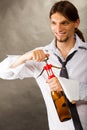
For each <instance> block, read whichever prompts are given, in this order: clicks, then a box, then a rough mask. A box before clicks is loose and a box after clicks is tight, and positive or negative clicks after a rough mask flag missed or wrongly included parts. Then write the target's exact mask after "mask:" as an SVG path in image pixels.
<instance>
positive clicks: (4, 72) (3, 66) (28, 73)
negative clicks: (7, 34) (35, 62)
mask: <svg viewBox="0 0 87 130" xmlns="http://www.w3.org/2000/svg"><path fill="white" fill-rule="evenodd" d="M18 57H19V56H18V55H11V56H8V57H7V58H5V59H4V60H3V61H2V62H1V63H0V78H2V79H7V80H13V79H18V78H19V79H23V78H25V77H35V74H34V73H33V71H34V68H33V66H32V65H31V64H32V63H31V62H30V63H29V68H28V67H27V64H28V63H27V62H26V63H23V64H21V65H19V66H18V67H16V68H10V66H11V64H12V63H13V62H15V60H16V59H17V58H18Z"/></svg>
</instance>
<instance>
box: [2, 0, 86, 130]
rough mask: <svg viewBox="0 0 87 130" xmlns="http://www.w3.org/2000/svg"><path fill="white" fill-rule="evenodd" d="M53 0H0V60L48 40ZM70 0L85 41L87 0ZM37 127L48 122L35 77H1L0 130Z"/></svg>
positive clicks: (42, 127)
mask: <svg viewBox="0 0 87 130" xmlns="http://www.w3.org/2000/svg"><path fill="white" fill-rule="evenodd" d="M56 1H57V0H0V61H2V60H3V59H4V58H6V56H7V55H8V54H9V55H14V54H23V53H25V52H26V51H29V50H31V49H34V48H35V47H38V46H44V45H46V44H48V43H50V41H51V40H52V39H53V35H52V33H51V30H50V24H49V10H50V7H51V6H52V5H53V3H54V2H56ZM70 1H71V2H72V3H73V4H74V5H75V6H76V7H77V9H78V11H79V15H80V19H81V23H80V27H79V28H80V29H81V30H82V32H83V34H84V36H85V39H86V41H87V18H86V17H87V0H82V1H81V0H70ZM0 69H1V68H0ZM82 111H83V110H82ZM83 116H84V115H83ZM36 129H37V130H48V121H47V113H46V107H45V103H44V100H43V97H42V94H41V92H40V90H39V88H38V86H37V84H36V82H35V80H34V79H33V78H30V79H23V80H19V79H17V80H13V81H8V80H2V79H0V130H36Z"/></svg>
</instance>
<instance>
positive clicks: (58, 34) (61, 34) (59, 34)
mask: <svg viewBox="0 0 87 130" xmlns="http://www.w3.org/2000/svg"><path fill="white" fill-rule="evenodd" d="M55 34H56V36H64V35H65V34H66V33H65V32H63V33H55Z"/></svg>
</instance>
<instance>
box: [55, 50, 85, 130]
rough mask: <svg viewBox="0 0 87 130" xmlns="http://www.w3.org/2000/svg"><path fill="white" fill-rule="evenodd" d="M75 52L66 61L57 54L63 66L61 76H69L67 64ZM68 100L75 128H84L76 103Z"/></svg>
mask: <svg viewBox="0 0 87 130" xmlns="http://www.w3.org/2000/svg"><path fill="white" fill-rule="evenodd" d="M75 53H76V51H74V52H73V53H71V54H70V55H69V56H68V57H67V58H66V60H65V62H63V61H62V60H61V58H60V57H59V56H57V57H58V59H59V61H60V63H61V64H62V68H61V70H60V76H61V77H65V78H69V76H68V72H67V69H66V64H67V62H68V61H69V60H70V59H71V58H72V57H73V56H74V54H75ZM67 102H68V105H69V108H70V112H71V116H72V120H73V124H74V127H75V130H83V128H82V125H81V121H80V118H79V115H78V112H77V108H76V104H72V103H70V102H69V100H68V99H67Z"/></svg>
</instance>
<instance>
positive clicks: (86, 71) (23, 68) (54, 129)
mask: <svg viewBox="0 0 87 130" xmlns="http://www.w3.org/2000/svg"><path fill="white" fill-rule="evenodd" d="M41 48H42V49H43V50H44V51H45V52H47V53H49V54H50V56H49V59H48V63H49V64H52V65H54V66H58V67H61V63H60V62H59V60H58V58H57V56H56V55H58V56H60V58H61V59H62V60H63V61H64V59H63V57H62V55H61V54H60V52H59V51H58V49H57V48H56V46H55V40H53V41H52V42H51V43H50V44H49V45H47V46H45V47H41ZM75 50H77V52H76V54H75V55H74V56H73V58H72V59H71V60H70V61H68V63H67V64H66V68H67V71H68V74H69V79H66V80H67V83H68V86H70V88H71V89H69V90H68V93H69V92H70V93H71V92H72V90H73V89H74V92H75V94H77V95H74V96H73V100H78V101H77V108H78V111H79V115H80V118H82V117H81V116H82V115H81V113H80V110H82V108H83V111H84V112H85V114H84V117H83V119H81V121H82V125H83V127H84V130H87V122H86V117H87V115H86V113H87V112H86V110H87V104H83V103H82V102H80V101H79V100H81V101H87V43H83V42H82V41H81V40H80V39H79V37H78V36H76V43H75V46H74V47H73V48H72V49H71V50H70V52H69V54H70V53H72V52H73V51H75ZM69 54H68V55H69ZM17 57H18V55H10V56H8V57H7V58H6V59H4V60H3V61H2V62H1V63H0V78H2V79H7V80H13V79H17V78H19V79H23V78H26V77H33V78H35V79H36V81H37V83H38V86H39V87H40V90H41V92H42V95H43V98H44V101H45V104H46V108H47V114H48V122H49V130H75V129H74V126H73V122H72V119H70V120H68V121H65V122H60V120H59V117H58V114H57V112H56V109H55V106H54V103H53V100H52V97H51V94H50V88H49V86H48V84H47V83H46V79H47V78H48V77H47V73H46V71H44V72H43V74H42V75H41V76H40V77H38V78H37V76H38V75H39V74H40V73H41V71H42V69H43V67H44V66H45V62H36V61H33V60H30V61H27V62H26V63H23V64H21V65H19V66H18V67H16V68H14V69H11V68H10V67H9V66H10V65H11V64H12V63H13V62H14V61H15V60H16V58H17ZM52 69H53V72H54V74H55V76H57V77H58V78H59V79H60V77H59V73H60V69H57V68H52ZM63 81H64V80H62V82H63ZM72 81H73V82H74V83H76V86H74V87H73V85H72ZM63 84H65V83H64V82H63ZM63 87H65V89H68V87H67V86H63ZM75 87H76V90H75ZM79 102H80V103H79ZM78 103H79V105H78ZM86 103H87V102H86Z"/></svg>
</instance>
